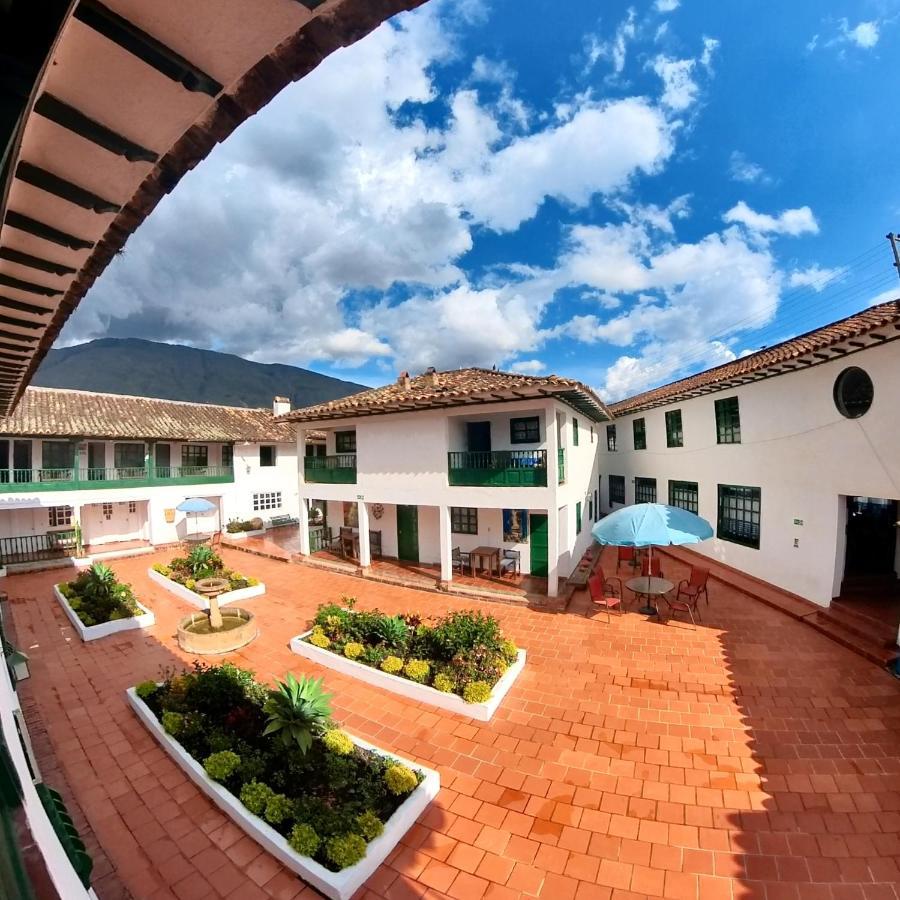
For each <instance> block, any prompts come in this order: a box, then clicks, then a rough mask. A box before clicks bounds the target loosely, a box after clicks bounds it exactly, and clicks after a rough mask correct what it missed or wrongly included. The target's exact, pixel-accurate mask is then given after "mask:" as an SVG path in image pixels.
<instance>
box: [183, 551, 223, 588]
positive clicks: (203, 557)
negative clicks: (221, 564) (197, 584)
mask: <svg viewBox="0 0 900 900" xmlns="http://www.w3.org/2000/svg"><path fill="white" fill-rule="evenodd" d="M218 561H219V557H218V556H216V554H215V552H214V551H213V549H212V547H207V546H206V545H205V544H198V545H197V546H196V547H194V548H193V549H192V550H191V552H190V554H188V558H187V564H188V568H189V569H190V570H191V575H193V577H194V578H195V579H200V578H209V577H210V576H211V575H213V574H214V573H215V571H216V564H217V563H218Z"/></svg>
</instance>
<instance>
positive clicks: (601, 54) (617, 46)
mask: <svg viewBox="0 0 900 900" xmlns="http://www.w3.org/2000/svg"><path fill="white" fill-rule="evenodd" d="M636 32H637V29H636V26H635V11H634V8H630V9H629V10H628V14H627V15H626V17H625V18H624V19H623V20H622V21H621V22H620V23H619V25H618V26H617V27H616V31H615V34H614V35H613V37H612V38H611V39H610V40H608V41H604V40H601V39H600V37H599V36H598V35H596V34H588V35H586V36H585V38H584V45H585V55H586V57H587V60H586V62H585V67H584V74H587V73H588V72H590V71H591V70H592V69H593V68H594V66H596V65H597V63H598V62H599V61H600V60H601V59H602V60H608V61H609V62H611V63H612V69H613V74H615V75H619V74H621V72H622V70H623V69H624V68H625V60H626V58H627V55H628V44H629V42H630V41H632V40H634V36H635V34H636Z"/></svg>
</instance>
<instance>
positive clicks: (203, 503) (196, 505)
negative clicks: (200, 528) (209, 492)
mask: <svg viewBox="0 0 900 900" xmlns="http://www.w3.org/2000/svg"><path fill="white" fill-rule="evenodd" d="M175 509H177V510H178V511H179V512H183V513H187V514H188V515H193V516H198V515H201V514H203V513H209V512H212V511H213V510H214V509H218V507H217V506H216V504H215V503H211V502H210V501H209V500H205V499H204V498H203V497H188V498H187V500H182V501H181V503H179V504H178V506H176V507H175ZM194 522H195V523H196V518H195V519H194ZM184 537H185V540H190V541H193V540H195V539H196V538H197V534H196V533H195V534H194V535H193V536H191V537H189V536H188V535H185V536H184Z"/></svg>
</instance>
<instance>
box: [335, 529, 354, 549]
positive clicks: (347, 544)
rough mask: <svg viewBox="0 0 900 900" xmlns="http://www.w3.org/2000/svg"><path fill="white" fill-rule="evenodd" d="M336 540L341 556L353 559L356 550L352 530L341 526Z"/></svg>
mask: <svg viewBox="0 0 900 900" xmlns="http://www.w3.org/2000/svg"><path fill="white" fill-rule="evenodd" d="M338 540H339V542H340V549H341V556H349V557H353V555H354V553H355V550H356V535H355V534H354V533H353V529H352V528H347V527H345V526H343V525H342V526H341V529H340V532H339V534H338Z"/></svg>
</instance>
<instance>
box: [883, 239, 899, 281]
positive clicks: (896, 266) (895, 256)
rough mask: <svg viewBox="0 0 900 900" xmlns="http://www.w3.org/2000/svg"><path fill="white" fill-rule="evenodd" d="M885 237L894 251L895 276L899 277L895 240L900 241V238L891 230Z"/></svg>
mask: <svg viewBox="0 0 900 900" xmlns="http://www.w3.org/2000/svg"><path fill="white" fill-rule="evenodd" d="M885 237H886V238H887V239H888V240H889V241H890V242H891V250H893V251H894V268H895V269H896V270H897V276H898V277H900V252H898V251H897V241H900V238H898V237H897V235H896V234H894V232H893V231H889V232H888V233H887V234H886V235H885Z"/></svg>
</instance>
